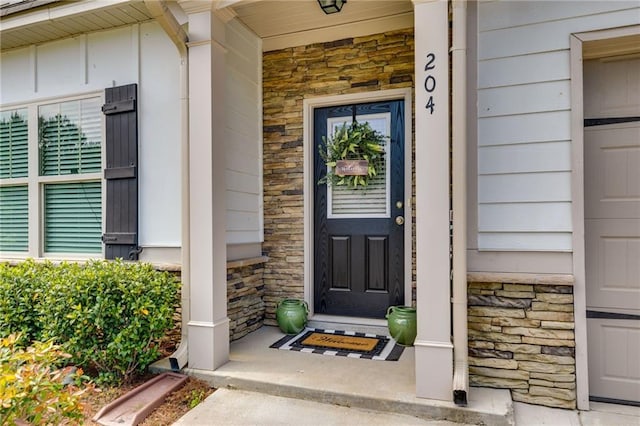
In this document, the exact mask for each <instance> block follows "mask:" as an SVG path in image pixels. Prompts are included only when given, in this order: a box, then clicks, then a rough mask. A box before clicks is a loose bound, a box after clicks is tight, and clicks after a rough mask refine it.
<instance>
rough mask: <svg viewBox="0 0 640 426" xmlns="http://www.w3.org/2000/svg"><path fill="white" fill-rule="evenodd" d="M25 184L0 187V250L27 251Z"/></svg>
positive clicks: (27, 211) (27, 230)
mask: <svg viewBox="0 0 640 426" xmlns="http://www.w3.org/2000/svg"><path fill="white" fill-rule="evenodd" d="M28 202H29V196H28V189H27V185H15V186H2V187H0V251H7V252H21V251H27V250H28V246H29V206H28Z"/></svg>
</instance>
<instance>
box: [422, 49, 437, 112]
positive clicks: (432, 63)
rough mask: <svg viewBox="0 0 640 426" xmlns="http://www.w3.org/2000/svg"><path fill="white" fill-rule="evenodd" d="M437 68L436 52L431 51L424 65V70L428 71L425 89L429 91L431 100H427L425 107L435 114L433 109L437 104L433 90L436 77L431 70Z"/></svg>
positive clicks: (428, 94)
mask: <svg viewBox="0 0 640 426" xmlns="http://www.w3.org/2000/svg"><path fill="white" fill-rule="evenodd" d="M435 68H436V55H435V54H434V53H429V54H428V55H427V63H426V64H425V66H424V70H425V71H427V76H426V77H425V78H424V90H426V91H427V96H429V100H428V101H427V105H425V108H426V109H428V110H429V113H430V114H433V110H434V108H435V106H436V104H435V102H434V101H433V95H432V93H433V91H434V90H436V78H435V77H434V76H433V75H431V74H429V71H431V70H433V69H435Z"/></svg>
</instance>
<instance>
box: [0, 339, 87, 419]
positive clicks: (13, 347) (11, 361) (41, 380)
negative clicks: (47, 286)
mask: <svg viewBox="0 0 640 426" xmlns="http://www.w3.org/2000/svg"><path fill="white" fill-rule="evenodd" d="M17 340H18V338H17V336H16V335H11V336H9V337H6V338H3V339H0V424H3V425H5V424H7V425H8V424H14V423H17V422H28V423H29V424H34V425H36V424H37V425H58V424H61V423H62V422H63V420H66V423H69V422H74V421H77V423H79V420H81V419H82V418H83V407H82V404H81V401H80V398H81V395H82V394H83V393H85V392H86V391H87V390H90V389H92V388H93V386H92V385H91V384H89V385H85V386H83V387H84V389H81V388H80V387H78V386H77V385H78V382H81V381H82V380H83V376H82V374H83V373H82V370H77V371H76V372H75V373H73V374H71V375H69V377H70V378H71V380H70V382H71V383H70V384H69V385H66V386H65V385H64V384H63V381H64V380H65V379H66V378H67V376H68V374H67V373H66V372H65V371H64V370H60V369H57V368H56V367H55V366H56V364H59V363H60V361H61V360H62V359H64V358H66V357H68V355H66V354H64V353H63V352H62V351H60V348H59V347H58V346H56V345H54V344H53V342H52V341H49V342H44V343H42V342H35V343H34V344H33V346H30V347H27V348H26V349H25V348H22V347H21V346H19V345H18V344H17Z"/></svg>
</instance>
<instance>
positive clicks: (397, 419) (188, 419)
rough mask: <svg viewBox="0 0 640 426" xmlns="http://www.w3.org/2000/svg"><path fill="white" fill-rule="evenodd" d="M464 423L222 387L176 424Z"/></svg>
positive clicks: (421, 425) (423, 425) (455, 425)
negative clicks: (425, 418)
mask: <svg viewBox="0 0 640 426" xmlns="http://www.w3.org/2000/svg"><path fill="white" fill-rule="evenodd" d="M214 424H215V425H217V426H218V425H226V426H246V425H314V426H325V425H327V426H329V425H330V426H352V425H380V426H387V425H394V426H461V425H460V424H459V423H453V422H449V421H445V420H424V419H419V418H417V417H413V416H410V415H407V414H396V413H384V412H380V411H373V410H364V409H360V408H348V407H341V406H337V405H328V404H321V403H318V402H313V401H305V400H301V399H291V398H284V397H281V396H272V395H267V394H264V393H256V392H247V391H242V390H233V391H232V390H228V389H218V390H217V391H215V392H214V393H213V394H212V395H210V396H209V397H208V398H207V399H206V400H205V401H204V402H202V403H201V404H199V405H198V406H196V407H195V408H194V409H193V410H191V411H189V412H188V413H187V414H186V415H185V416H184V417H182V418H181V419H179V420H178V421H177V422H176V423H174V426H205V425H214Z"/></svg>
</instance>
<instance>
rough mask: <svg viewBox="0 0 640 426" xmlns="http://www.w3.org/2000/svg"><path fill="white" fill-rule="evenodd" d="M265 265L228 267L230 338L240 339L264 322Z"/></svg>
mask: <svg viewBox="0 0 640 426" xmlns="http://www.w3.org/2000/svg"><path fill="white" fill-rule="evenodd" d="M263 274H264V265H263V264H262V263H256V264H252V265H243V266H236V267H231V268H227V299H228V305H227V316H228V317H229V339H230V340H231V341H233V340H238V339H239V338H241V337H243V336H246V335H247V334H249V333H251V332H252V331H255V330H257V329H259V328H260V327H262V325H263V323H264V301H263V297H264V282H263Z"/></svg>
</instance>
